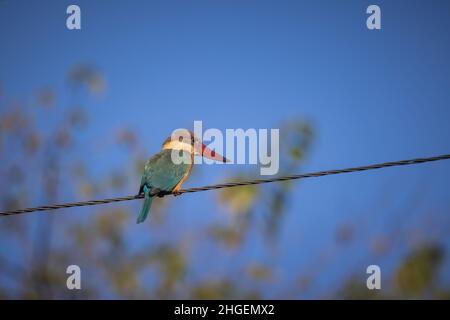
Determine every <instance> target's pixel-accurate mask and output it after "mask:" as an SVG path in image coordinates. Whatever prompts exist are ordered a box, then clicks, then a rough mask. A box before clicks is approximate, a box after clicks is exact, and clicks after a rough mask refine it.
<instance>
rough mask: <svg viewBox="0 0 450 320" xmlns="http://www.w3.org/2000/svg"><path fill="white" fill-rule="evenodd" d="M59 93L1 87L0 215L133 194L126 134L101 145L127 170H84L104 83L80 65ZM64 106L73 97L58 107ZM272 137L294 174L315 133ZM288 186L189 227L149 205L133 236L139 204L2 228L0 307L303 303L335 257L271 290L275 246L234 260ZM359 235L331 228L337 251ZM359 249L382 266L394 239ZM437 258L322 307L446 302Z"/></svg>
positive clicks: (242, 196)
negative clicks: (66, 302) (17, 94)
mask: <svg viewBox="0 0 450 320" xmlns="http://www.w3.org/2000/svg"><path fill="white" fill-rule="evenodd" d="M68 83H69V84H70V86H69V87H68V88H67V90H68V92H65V91H61V92H56V91H55V90H54V89H53V88H52V87H51V86H45V87H42V88H41V89H40V90H39V91H38V92H37V93H36V94H35V95H33V98H32V99H27V97H24V98H22V99H17V98H13V97H10V96H9V95H8V92H6V91H5V89H4V87H3V86H1V87H0V105H1V108H0V161H1V163H2V166H0V207H1V208H2V209H5V210H9V209H15V208H20V207H25V206H28V205H31V204H36V203H37V202H39V203H41V202H59V201H64V200H67V199H86V198H87V199H90V198H94V197H103V196H110V195H111V194H123V193H125V194H128V193H130V190H137V185H138V183H139V180H140V174H141V173H142V168H143V167H144V163H145V161H146V159H147V157H148V156H149V154H148V150H147V149H146V148H145V143H144V142H143V141H141V140H140V138H139V135H138V134H137V133H136V132H135V131H134V130H133V129H132V128H128V127H126V126H123V127H120V128H115V129H114V128H113V134H110V135H107V134H105V135H104V136H108V138H111V139H113V140H112V141H108V142H109V143H111V145H112V147H111V148H112V150H108V152H111V154H113V153H114V152H120V153H124V152H126V154H127V157H128V158H129V160H128V161H127V163H123V164H122V165H120V166H119V167H118V168H104V169H105V170H104V171H105V172H103V173H102V174H99V173H97V172H92V168H91V166H90V165H89V162H88V158H89V159H92V157H90V156H91V153H92V152H93V151H94V150H95V149H96V147H97V146H98V145H104V144H105V141H103V140H101V141H94V142H91V141H89V139H90V138H88V139H87V141H86V140H82V138H81V137H82V136H83V135H82V134H81V133H83V132H86V129H87V128H88V126H89V125H91V126H95V124H96V122H95V121H99V120H96V119H90V118H89V112H88V111H87V110H89V108H88V106H89V104H90V101H91V99H92V97H93V96H95V97H98V96H99V95H101V94H104V93H105V92H106V87H107V85H106V80H105V79H104V77H103V75H102V74H101V72H99V70H98V69H96V68H94V67H92V66H90V65H78V66H75V67H74V68H72V69H71V70H70V71H69V74H68ZM67 96H69V97H72V98H69V101H66V98H65V97H67ZM30 101H31V102H30ZM25 102H26V103H25ZM29 104H31V105H29ZM36 108H39V112H38V114H39V115H36ZM279 127H280V128H281V129H280V140H281V141H282V143H281V145H280V148H281V149H280V172H279V174H280V175H284V174H287V173H292V172H301V169H302V165H303V164H304V162H305V161H306V159H307V155H308V154H309V153H310V151H311V147H312V145H313V142H314V139H315V132H314V130H313V126H312V124H311V123H310V122H307V121H304V120H296V119H292V120H290V121H287V122H283V123H280V124H279ZM100 139H104V138H103V137H102V138H100ZM87 142H89V143H90V144H89V143H87ZM96 143H97V144H96ZM114 148H117V150H116V149H114ZM30 172H31V173H32V174H30ZM253 178H259V176H258V174H255V172H254V171H252V170H242V171H239V172H236V174H235V175H234V176H232V177H230V179H229V180H230V181H242V180H247V179H253ZM298 185H300V186H301V182H300V181H296V182H295V186H296V188H295V190H294V188H293V187H294V183H293V182H284V183H276V184H268V185H259V186H245V187H239V188H228V189H222V190H220V191H217V200H218V210H219V208H223V209H224V211H225V215H216V216H215V217H214V218H213V219H210V220H207V221H204V222H203V224H201V225H192V224H191V225H189V228H185V225H184V224H185V222H186V221H184V222H181V221H182V219H183V218H182V217H179V214H180V212H175V213H174V212H173V211H174V209H173V208H172V207H171V206H169V203H173V201H168V200H167V197H166V198H163V199H158V201H155V202H154V206H153V208H152V219H149V222H148V223H146V224H143V225H139V226H136V224H135V218H136V214H137V212H138V207H139V205H140V203H132V202H130V203H123V204H113V205H106V206H96V207H87V208H74V209H68V210H66V212H65V213H64V214H63V215H51V214H45V213H44V214H35V215H24V216H15V217H8V218H2V219H1V220H0V241H2V243H3V244H4V245H3V246H2V247H0V299H8V298H26V299H42V298H59V299H77V298H130V299H137V298H159V299H161V298H200V299H239V298H242V299H251V298H267V297H272V298H301V297H305V296H306V297H308V296H307V294H309V293H310V292H311V290H312V288H313V287H314V285H315V283H316V281H317V279H318V278H320V275H321V274H324V272H325V271H324V268H325V267H326V266H327V265H330V264H332V262H331V261H330V260H329V259H330V258H329V257H330V256H333V255H329V254H328V253H327V252H325V254H319V255H318V256H319V259H318V260H317V261H315V260H314V259H313V257H310V258H308V259H309V260H311V261H312V262H311V267H310V270H308V268H305V269H301V270H299V271H298V273H293V274H290V279H293V280H292V281H291V283H290V286H287V287H286V288H282V290H281V291H280V290H279V285H278V284H277V283H278V279H279V276H280V272H281V273H282V272H283V270H280V265H277V257H276V254H275V253H274V251H273V250H272V249H271V248H273V247H274V246H264V248H265V250H264V252H263V253H262V254H261V255H260V256H257V257H256V258H255V256H251V257H250V256H249V257H247V256H246V257H243V256H242V253H244V252H247V253H248V252H249V249H248V247H249V246H251V245H252V244H251V243H250V241H258V242H260V241H261V242H263V243H265V241H268V242H269V243H270V244H272V245H276V244H277V243H278V241H279V239H280V233H279V230H280V226H281V225H282V224H283V221H284V218H285V216H286V214H287V212H288V210H289V207H290V203H291V200H292V199H293V198H294V197H295V196H296V194H297V192H298V188H297V187H298ZM62 186H63V187H62ZM294 191H295V193H294ZM201 209H202V208H199V209H196V210H201ZM175 217H176V218H175ZM357 226H358V227H357ZM357 228H358V229H357ZM360 228H361V227H360V226H359V225H358V224H357V223H356V222H354V221H352V222H351V223H350V222H347V223H343V224H341V225H340V226H339V227H338V228H337V230H336V233H335V239H334V240H335V242H336V244H337V245H339V246H338V247H339V248H338V249H336V250H344V249H345V248H344V247H346V248H348V247H349V246H350V245H351V244H352V243H354V242H357V240H359V238H358V237H361V236H363V235H364V232H359V229H360ZM188 229H190V230H188ZM356 230H358V233H357V232H356ZM369 243H370V249H371V250H369V252H370V253H372V254H374V255H375V256H376V257H377V259H381V258H382V257H383V256H385V255H387V254H388V253H389V252H390V250H391V248H392V243H393V241H392V240H391V237H389V235H381V236H378V237H377V238H374V239H370V241H369ZM304 245H305V244H304V243H303V244H299V252H291V253H285V254H288V255H300V254H301V252H302V249H303V248H302V246H304ZM344 245H345V246H344ZM10 252H14V255H13V256H12V255H10V254H9V253H10ZM199 252H200V253H199ZM338 252H339V251H338ZM444 253H445V250H444V247H443V246H442V244H440V243H434V244H432V245H423V246H417V247H415V248H413V249H412V250H411V252H410V254H409V255H407V256H406V258H405V260H402V261H400V262H399V265H398V266H397V268H396V269H395V270H394V271H393V273H392V277H391V283H389V284H387V285H386V282H383V286H385V285H386V290H383V291H381V292H378V291H370V290H367V288H366V287H365V279H366V275H365V274H363V275H361V274H357V275H355V276H353V277H351V278H350V279H349V280H348V281H345V282H344V283H343V285H342V287H340V288H339V290H337V291H336V292H334V293H333V295H332V297H338V298H350V299H360V298H397V297H408V298H409V297H411V298H416V297H419V298H443V299H448V298H449V297H450V291H449V288H448V287H446V286H443V285H440V284H439V281H438V280H439V274H440V270H442V268H443V263H444V262H443V261H444V259H443V257H444ZM203 254H205V255H206V257H204V256H202V255H203ZM337 256H339V257H340V255H339V253H337ZM372 257H373V256H372ZM70 264H77V265H79V266H80V267H81V269H82V272H83V276H82V279H83V280H82V288H83V289H82V290H81V291H69V290H67V289H66V286H65V283H66V279H67V278H66V277H67V274H66V273H65V270H66V267H67V266H68V265H70ZM281 269H282V268H281ZM358 270H359V269H358ZM361 279H363V281H361ZM383 279H385V278H384V277H383ZM386 279H387V278H386ZM268 292H269V293H268ZM272 292H273V293H272Z"/></svg>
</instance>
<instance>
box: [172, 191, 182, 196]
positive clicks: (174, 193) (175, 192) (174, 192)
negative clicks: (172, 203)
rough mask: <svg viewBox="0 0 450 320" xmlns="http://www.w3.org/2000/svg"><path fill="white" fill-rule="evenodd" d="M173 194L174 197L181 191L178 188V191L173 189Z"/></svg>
mask: <svg viewBox="0 0 450 320" xmlns="http://www.w3.org/2000/svg"><path fill="white" fill-rule="evenodd" d="M172 194H173V196H174V197H178V196H179V195H180V194H181V192H180V191H178V190H176V191H175V190H174V191H172Z"/></svg>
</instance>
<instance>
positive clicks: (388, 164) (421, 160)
mask: <svg viewBox="0 0 450 320" xmlns="http://www.w3.org/2000/svg"><path fill="white" fill-rule="evenodd" d="M446 159H450V154H444V155H441V156H436V157H428V158H417V159H411V160H400V161H392V162H384V163H378V164H372V165H368V166H361V167H353V168H347V169H337V170H326V171H318V172H312V173H305V174H294V175H289V176H283V177H275V178H269V179H258V180H251V181H241V182H229V183H222V184H216V185H211V186H204V187H197V188H189V189H183V190H180V191H178V192H177V193H171V192H166V193H153V194H152V196H160V197H163V196H166V195H169V194H173V195H177V194H183V193H192V192H199V191H207V190H216V189H222V188H231V187H239V186H247V185H256V184H262V183H270V182H277V181H287V180H295V179H305V178H314V177H323V176H329V175H334V174H341V173H350V172H359V171H366V170H374V169H381V168H387V167H395V166H406V165H412V164H419V163H424V162H431V161H438V160H446ZM143 197H144V195H143V194H138V195H134V196H127V197H119V198H109V199H102V200H90V201H80V202H69V203H62V204H53V205H47V206H40V207H35V208H26V209H19V210H12V211H0V216H10V215H16V214H22V213H28V212H35V211H48V210H56V209H62V208H71V207H82V206H94V205H98V204H105V203H112V202H121V201H129V200H135V199H142V198H143Z"/></svg>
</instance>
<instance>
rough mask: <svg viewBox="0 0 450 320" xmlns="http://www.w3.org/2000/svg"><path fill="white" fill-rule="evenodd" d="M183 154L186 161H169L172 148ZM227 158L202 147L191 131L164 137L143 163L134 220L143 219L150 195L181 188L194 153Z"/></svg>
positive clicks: (191, 164)
mask: <svg viewBox="0 0 450 320" xmlns="http://www.w3.org/2000/svg"><path fill="white" fill-rule="evenodd" d="M180 137H181V138H182V139H179V138H180ZM174 151H175V152H177V153H178V154H183V155H182V156H181V158H184V159H187V160H188V161H183V162H181V163H180V161H173V157H172V152H174ZM195 155H201V156H202V157H205V158H208V159H212V160H216V161H220V162H228V160H227V159H226V158H225V157H223V156H222V155H220V154H218V153H217V152H215V151H213V150H211V149H209V148H208V147H206V146H205V145H204V144H203V143H202V142H201V141H200V140H199V139H198V138H197V137H195V136H194V134H193V133H192V132H191V131H187V130H183V132H182V133H181V135H178V136H177V138H175V137H174V135H172V136H170V137H168V138H167V139H166V140H165V141H164V143H163V145H162V150H161V151H160V152H159V153H157V154H155V155H154V156H153V157H151V158H150V159H149V160H148V161H147V163H146V164H145V167H144V174H143V175H142V179H141V186H140V188H139V194H141V193H144V204H143V206H142V210H141V213H140V214H139V217H138V218H137V223H141V222H143V221H144V220H145V219H146V218H147V215H148V213H149V210H150V206H151V204H152V201H153V197H154V195H158V194H164V193H173V194H174V195H177V192H178V191H179V190H180V189H181V185H182V184H183V183H184V181H185V180H186V179H187V177H188V176H189V175H190V173H191V170H192V166H193V164H194V156H195Z"/></svg>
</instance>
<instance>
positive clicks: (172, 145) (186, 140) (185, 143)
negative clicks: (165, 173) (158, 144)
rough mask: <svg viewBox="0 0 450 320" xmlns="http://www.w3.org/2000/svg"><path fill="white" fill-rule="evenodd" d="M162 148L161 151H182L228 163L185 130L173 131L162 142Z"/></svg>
mask: <svg viewBox="0 0 450 320" xmlns="http://www.w3.org/2000/svg"><path fill="white" fill-rule="evenodd" d="M162 147H163V150H183V151H187V152H189V153H190V154H192V155H200V156H202V157H205V158H208V159H211V160H215V161H220V162H224V163H225V162H229V160H228V159H227V158H225V157H224V156H222V155H220V154H219V153H218V152H216V151H214V150H211V149H209V148H208V147H207V146H205V145H204V144H203V143H202V141H201V140H200V139H199V138H197V137H196V136H195V135H194V133H193V132H192V131H190V130H186V129H178V130H175V131H174V132H173V133H172V135H171V136H169V137H168V138H167V139H166V140H165V141H164V143H163V145H162Z"/></svg>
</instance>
